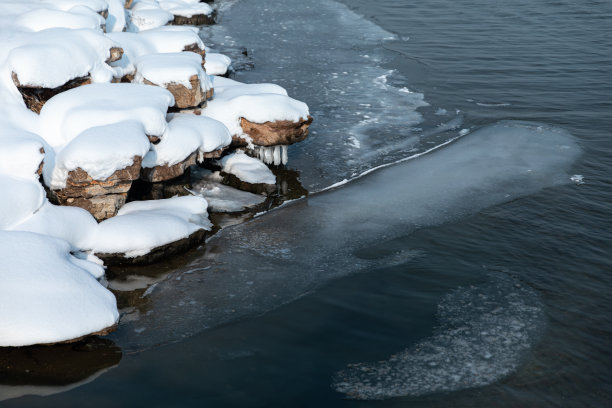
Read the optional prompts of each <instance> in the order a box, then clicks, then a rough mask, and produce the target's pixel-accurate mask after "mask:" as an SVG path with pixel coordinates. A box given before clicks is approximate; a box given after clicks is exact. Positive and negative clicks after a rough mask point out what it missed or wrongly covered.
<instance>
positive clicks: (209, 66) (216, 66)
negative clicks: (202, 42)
mask: <svg viewBox="0 0 612 408" xmlns="http://www.w3.org/2000/svg"><path fill="white" fill-rule="evenodd" d="M230 65H232V60H231V58H230V57H228V56H227V55H223V54H219V53H216V52H207V53H206V63H205V65H204V68H206V73H207V74H208V75H225V74H226V73H227V70H228V68H229V67H230Z"/></svg>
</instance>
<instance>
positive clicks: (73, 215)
mask: <svg viewBox="0 0 612 408" xmlns="http://www.w3.org/2000/svg"><path fill="white" fill-rule="evenodd" d="M97 227H98V223H97V222H96V220H95V219H94V217H93V216H92V215H91V214H90V213H88V212H87V211H85V210H84V209H82V208H79V207H70V206H57V205H53V204H51V203H50V202H49V201H46V200H45V202H44V203H43V205H42V207H40V209H39V210H38V211H36V212H35V213H34V214H33V215H32V216H31V217H29V218H27V219H26V220H25V221H23V222H21V223H20V224H18V225H16V226H14V227H13V228H11V230H12V231H29V232H36V233H38V234H44V235H49V236H52V237H56V238H61V239H63V240H65V241H68V242H69V243H70V245H71V246H72V248H73V249H77V250H79V251H86V250H89V249H90V241H91V237H92V235H93V233H94V232H95V229H96V228H97ZM96 277H97V278H99V277H102V274H101V275H100V276H96Z"/></svg>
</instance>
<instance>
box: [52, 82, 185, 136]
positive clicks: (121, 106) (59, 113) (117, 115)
mask: <svg viewBox="0 0 612 408" xmlns="http://www.w3.org/2000/svg"><path fill="white" fill-rule="evenodd" d="M172 105H174V97H173V96H172V94H171V93H170V92H168V91H167V90H165V89H163V88H159V87H156V86H147V85H139V84H91V85H85V86H80V87H78V88H74V89H71V90H69V91H66V92H62V93H61V94H58V95H56V96H54V97H53V98H51V99H50V100H49V101H48V102H47V103H46V104H45V105H44V106H43V108H42V109H41V111H40V125H41V129H40V134H41V135H42V136H43V137H44V138H45V140H46V141H47V142H48V143H49V144H51V145H52V146H53V147H57V146H63V145H65V144H67V143H68V142H70V141H71V140H72V139H74V138H75V137H76V136H78V135H79V134H81V133H82V132H83V131H85V130H87V129H89V128H92V127H96V126H103V125H110V124H114V123H119V122H125V121H136V122H139V123H140V124H142V126H143V128H144V131H145V133H146V134H147V135H148V136H161V135H163V133H164V131H165V130H166V111H167V110H168V107H169V106H172Z"/></svg>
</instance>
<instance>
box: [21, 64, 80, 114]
mask: <svg viewBox="0 0 612 408" xmlns="http://www.w3.org/2000/svg"><path fill="white" fill-rule="evenodd" d="M12 78H13V83H14V84H15V86H16V87H17V89H18V90H19V93H20V94H21V96H22V97H23V101H24V102H25V104H26V106H27V107H28V109H30V110H31V111H33V112H36V113H40V110H41V109H42V107H43V105H44V104H45V103H46V102H47V101H48V100H49V99H51V98H53V97H54V96H55V95H57V94H59V93H62V92H64V91H67V90H69V89H72V88H76V87H78V86H82V85H87V84H90V83H91V78H90V77H89V76H86V77H78V78H74V79H72V80H70V81H68V82H66V83H65V84H64V85H61V86H58V87H57V88H44V87H40V86H28V85H22V84H21V83H20V82H19V78H18V77H17V74H16V73H14V72H13V73H12Z"/></svg>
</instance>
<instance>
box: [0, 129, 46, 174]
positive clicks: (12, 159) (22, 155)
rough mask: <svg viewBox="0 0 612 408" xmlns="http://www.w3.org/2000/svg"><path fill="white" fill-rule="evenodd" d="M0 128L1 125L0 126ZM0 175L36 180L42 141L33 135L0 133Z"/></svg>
mask: <svg viewBox="0 0 612 408" xmlns="http://www.w3.org/2000/svg"><path fill="white" fill-rule="evenodd" d="M0 126H1V125H0ZM0 146H2V148H0V174H7V175H11V176H12V177H18V178H26V179H33V178H38V176H37V175H36V172H37V171H38V168H39V166H40V163H41V162H42V160H43V158H44V154H43V153H42V152H41V149H44V148H45V143H44V141H43V140H42V139H41V138H40V137H39V136H38V135H35V134H33V133H29V132H25V131H19V130H13V129H10V128H9V129H6V128H4V129H3V131H2V132H0Z"/></svg>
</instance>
